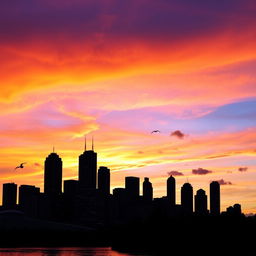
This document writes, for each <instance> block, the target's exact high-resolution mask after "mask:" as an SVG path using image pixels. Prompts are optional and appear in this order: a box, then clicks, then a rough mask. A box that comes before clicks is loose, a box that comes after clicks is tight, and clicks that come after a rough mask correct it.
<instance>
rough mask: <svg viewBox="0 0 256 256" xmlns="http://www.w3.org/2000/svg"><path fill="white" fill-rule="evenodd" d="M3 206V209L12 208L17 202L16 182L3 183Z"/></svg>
mask: <svg viewBox="0 0 256 256" xmlns="http://www.w3.org/2000/svg"><path fill="white" fill-rule="evenodd" d="M2 196H3V207H4V208H5V209H14V208H15V207H16V203H17V184H15V183H5V184H3V195H2Z"/></svg>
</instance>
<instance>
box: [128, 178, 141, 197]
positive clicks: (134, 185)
mask: <svg viewBox="0 0 256 256" xmlns="http://www.w3.org/2000/svg"><path fill="white" fill-rule="evenodd" d="M125 189H126V192H127V196H128V197H129V198H131V199H135V198H139V196H140V178H139V177H132V176H129V177H125Z"/></svg>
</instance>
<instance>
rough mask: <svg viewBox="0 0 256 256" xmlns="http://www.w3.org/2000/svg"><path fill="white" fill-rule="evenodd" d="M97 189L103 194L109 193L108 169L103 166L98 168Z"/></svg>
mask: <svg viewBox="0 0 256 256" xmlns="http://www.w3.org/2000/svg"><path fill="white" fill-rule="evenodd" d="M98 189H99V191H100V193H101V194H103V195H109V194H110V170H109V169H108V168H107V167H105V166H101V167H100V168H99V170H98Z"/></svg>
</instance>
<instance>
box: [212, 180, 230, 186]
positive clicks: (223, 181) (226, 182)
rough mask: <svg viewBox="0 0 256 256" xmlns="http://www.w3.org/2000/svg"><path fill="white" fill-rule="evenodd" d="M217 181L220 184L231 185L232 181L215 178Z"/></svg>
mask: <svg viewBox="0 0 256 256" xmlns="http://www.w3.org/2000/svg"><path fill="white" fill-rule="evenodd" d="M216 181H217V182H219V184H220V185H221V186H222V185H233V183H232V182H231V181H225V180H223V179H220V180H216Z"/></svg>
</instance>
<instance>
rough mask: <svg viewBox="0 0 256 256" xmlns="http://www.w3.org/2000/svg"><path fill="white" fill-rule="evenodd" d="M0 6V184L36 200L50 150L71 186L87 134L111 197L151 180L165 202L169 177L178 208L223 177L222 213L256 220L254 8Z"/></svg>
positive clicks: (172, 3) (237, 1)
mask: <svg viewBox="0 0 256 256" xmlns="http://www.w3.org/2000/svg"><path fill="white" fill-rule="evenodd" d="M0 6H1V7H0V56H1V62H0V77H1V80H0V81H1V82H0V88H1V90H0V120H1V121H0V185H2V183H7V182H15V183H17V184H18V185H21V184H28V185H33V184H35V185H36V186H39V187H40V188H41V191H43V169H44V160H45V158H46V157H47V155H49V154H50V153H51V152H52V150H53V146H54V147H55V151H56V152H57V153H58V154H59V156H60V157H61V158H62V160H63V179H64V180H66V179H77V174H78V156H79V155H80V154H81V153H82V152H83V150H84V137H85V135H86V137H87V148H88V149H90V147H91V138H92V136H94V142H95V147H94V148H95V151H97V153H98V166H108V167H109V168H110V169H111V187H112V189H113V188H115V187H123V186H124V178H125V176H138V177H140V178H141V183H142V181H143V179H144V177H149V178H150V180H151V182H152V184H153V186H154V196H155V197H162V196H165V195H166V179H167V178H168V176H169V175H171V174H173V175H175V178H176V184H177V202H178V203H179V202H180V188H181V186H182V185H183V183H185V182H190V183H191V184H192V186H193V188H194V194H195V193H196V191H197V190H198V189H200V188H202V189H204V190H206V193H207V194H208V195H209V183H210V182H211V181H213V180H218V181H219V182H220V184H221V209H222V210H225V209H226V208H227V207H228V206H230V205H233V204H235V203H240V204H241V205H242V210H243V212H244V213H247V214H250V213H254V214H255V213H256V72H255V70H256V30H255V27H256V15H255V12H256V3H255V1H254V0H222V1H212V0H196V1H190V0H158V1H155V0H129V1H128V0H127V1H120V0H83V1H82V0H72V1H71V0H26V1H20V0H13V1H9V0H2V1H1V4H0ZM153 130H159V131H160V133H151V131H153ZM21 162H26V163H27V164H26V165H25V168H23V169H17V170H14V168H15V167H16V166H17V165H19V164H20V163H21ZM0 191H1V192H0V197H1V193H2V189H0Z"/></svg>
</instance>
